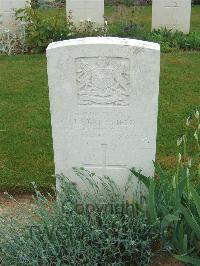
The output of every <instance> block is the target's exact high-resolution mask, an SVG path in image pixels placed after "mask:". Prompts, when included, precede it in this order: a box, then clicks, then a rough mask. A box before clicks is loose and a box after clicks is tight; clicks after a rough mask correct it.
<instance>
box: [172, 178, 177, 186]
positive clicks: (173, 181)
mask: <svg viewBox="0 0 200 266" xmlns="http://www.w3.org/2000/svg"><path fill="white" fill-rule="evenodd" d="M172 186H173V188H176V176H175V175H174V176H173V180H172Z"/></svg>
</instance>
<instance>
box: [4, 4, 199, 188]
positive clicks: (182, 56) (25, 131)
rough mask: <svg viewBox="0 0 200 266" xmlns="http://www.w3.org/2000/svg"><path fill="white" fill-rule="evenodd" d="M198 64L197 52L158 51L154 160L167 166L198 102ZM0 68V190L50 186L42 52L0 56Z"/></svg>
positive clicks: (147, 12) (146, 16) (145, 17)
mask: <svg viewBox="0 0 200 266" xmlns="http://www.w3.org/2000/svg"><path fill="white" fill-rule="evenodd" d="M111 11H112V8H110V7H106V16H109V14H110V13H111ZM143 11H144V12H143V13H142V14H141V16H140V17H138V20H140V21H141V23H143V24H144V25H145V27H149V29H150V21H151V8H150V7H145V8H144V10H143ZM48 12H49V15H50V13H53V12H55V11H54V10H50V11H48ZM48 12H47V13H46V15H47V14H48ZM61 12H63V11H61ZM199 13H200V6H197V7H194V8H193V9H192V19H191V29H192V31H194V30H195V31H200V29H199V26H198V25H199V23H200V16H199ZM199 69H200V53H197V52H196V53H195V52H190V53H183V52H180V53H176V54H175V53H174V54H162V56H161V81H160V97H159V116H158V139H157V160H158V161H159V162H160V163H161V164H162V166H164V167H165V168H172V167H173V166H175V161H176V157H175V156H176V139H177V137H179V136H180V135H181V134H182V133H183V128H184V126H185V119H186V118H187V116H189V115H190V113H192V112H193V111H194V110H195V108H196V107H197V106H199V103H200V96H199V84H200V76H199ZM0 70H1V71H0V99H1V101H0V190H1V191H5V190H10V191H19V192H22V191H30V190H31V188H32V186H31V182H32V181H35V182H36V183H37V184H38V186H39V187H40V189H42V190H48V189H49V188H51V186H52V185H54V184H55V179H54V178H52V175H53V173H54V164H53V148H52V138H51V125H50V113H49V100H48V85H47V74H46V59H45V56H44V55H30V56H28V55H27V56H24V55H23V56H12V57H7V56H0Z"/></svg>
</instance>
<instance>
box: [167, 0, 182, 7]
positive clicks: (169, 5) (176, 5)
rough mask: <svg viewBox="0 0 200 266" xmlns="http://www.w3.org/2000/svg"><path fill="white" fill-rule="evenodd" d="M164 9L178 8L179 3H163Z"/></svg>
mask: <svg viewBox="0 0 200 266" xmlns="http://www.w3.org/2000/svg"><path fill="white" fill-rule="evenodd" d="M164 7H166V8H178V7H179V3H178V2H177V1H165V2H164Z"/></svg>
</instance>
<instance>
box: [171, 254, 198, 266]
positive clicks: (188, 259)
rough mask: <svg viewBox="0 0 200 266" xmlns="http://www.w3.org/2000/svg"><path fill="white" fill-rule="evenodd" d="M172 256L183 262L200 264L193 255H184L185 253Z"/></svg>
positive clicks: (196, 265)
mask: <svg viewBox="0 0 200 266" xmlns="http://www.w3.org/2000/svg"><path fill="white" fill-rule="evenodd" d="M174 257H175V258H176V259H177V260H180V261H182V262H185V263H190V264H192V265H195V266H199V265H200V259H199V258H194V257H190V256H185V255H174Z"/></svg>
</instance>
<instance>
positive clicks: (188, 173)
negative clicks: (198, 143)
mask: <svg viewBox="0 0 200 266" xmlns="http://www.w3.org/2000/svg"><path fill="white" fill-rule="evenodd" d="M189 175H190V170H189V168H187V176H189Z"/></svg>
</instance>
